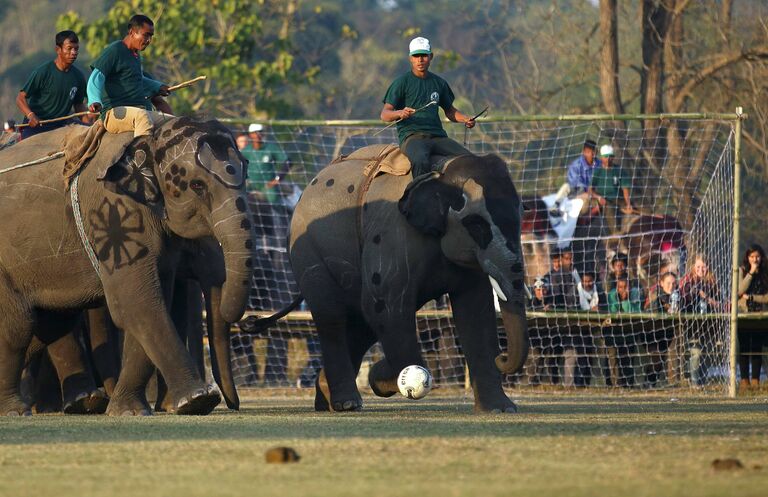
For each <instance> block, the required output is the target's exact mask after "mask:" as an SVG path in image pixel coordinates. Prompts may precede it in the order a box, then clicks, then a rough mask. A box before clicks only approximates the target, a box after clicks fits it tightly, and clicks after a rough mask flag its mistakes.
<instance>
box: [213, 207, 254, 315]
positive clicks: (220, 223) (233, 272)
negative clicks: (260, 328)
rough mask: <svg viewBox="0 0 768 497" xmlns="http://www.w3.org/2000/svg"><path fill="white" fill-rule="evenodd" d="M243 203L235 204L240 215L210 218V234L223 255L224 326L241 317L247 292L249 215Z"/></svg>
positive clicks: (250, 248)
mask: <svg viewBox="0 0 768 497" xmlns="http://www.w3.org/2000/svg"><path fill="white" fill-rule="evenodd" d="M239 199H243V197H239V198H238V200H239ZM244 200H245V199H243V202H240V201H238V202H235V204H236V205H238V206H239V207H240V208H243V209H244V212H241V211H240V209H238V210H237V211H235V212H232V210H226V209H219V210H218V211H217V213H219V215H218V216H217V218H218V219H217V218H214V223H213V226H214V227H213V234H214V236H215V237H216V239H217V240H218V241H219V243H220V244H221V249H222V252H223V253H224V267H225V270H226V279H225V281H224V284H223V286H222V290H221V316H222V317H223V318H224V320H225V321H226V322H228V323H236V322H237V321H239V320H240V319H241V318H242V317H243V313H244V312H245V307H246V305H247V304H248V296H249V294H250V290H251V275H252V271H253V269H252V268H253V257H252V254H253V246H254V242H253V239H254V236H253V229H252V227H251V220H250V211H249V210H248V208H247V202H244ZM243 205H245V207H242V206H243Z"/></svg>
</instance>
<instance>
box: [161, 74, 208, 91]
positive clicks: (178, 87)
mask: <svg viewBox="0 0 768 497" xmlns="http://www.w3.org/2000/svg"><path fill="white" fill-rule="evenodd" d="M206 78H208V76H198V77H196V78H195V79H190V80H189V81H184V82H183V83H179V84H178V85H173V86H169V87H168V91H176V90H180V89H181V88H186V87H187V86H192V85H194V84H195V83H197V82H198V81H202V80H204V79H206Z"/></svg>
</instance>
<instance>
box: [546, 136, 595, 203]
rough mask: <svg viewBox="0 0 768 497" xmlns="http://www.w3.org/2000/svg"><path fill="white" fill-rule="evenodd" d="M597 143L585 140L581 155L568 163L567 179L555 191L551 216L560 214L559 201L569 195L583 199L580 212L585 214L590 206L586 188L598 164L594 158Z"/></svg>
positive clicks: (590, 182) (589, 184)
mask: <svg viewBox="0 0 768 497" xmlns="http://www.w3.org/2000/svg"><path fill="white" fill-rule="evenodd" d="M596 149H597V144H596V143H595V142H594V140H586V141H585V142H584V147H583V148H582V151H581V155H580V156H579V157H578V158H576V160H574V161H573V162H571V163H570V164H568V175H567V181H566V183H564V184H563V186H561V187H560V189H559V190H558V191H557V196H556V197H555V204H554V206H553V207H552V209H551V210H550V214H552V215H553V216H561V215H562V212H560V203H561V202H562V201H563V200H564V199H565V198H566V197H569V196H573V197H575V198H580V199H582V200H583V201H584V203H583V204H582V207H581V214H585V213H586V212H587V210H588V209H589V207H590V198H589V194H588V193H587V190H589V187H590V186H591V185H592V173H593V172H594V170H595V167H598V166H599V164H598V162H597V161H596V160H595V155H596V154H595V151H596Z"/></svg>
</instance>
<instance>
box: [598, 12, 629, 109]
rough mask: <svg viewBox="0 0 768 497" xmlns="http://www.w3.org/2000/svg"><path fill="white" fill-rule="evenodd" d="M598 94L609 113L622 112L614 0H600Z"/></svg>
mask: <svg viewBox="0 0 768 497" xmlns="http://www.w3.org/2000/svg"><path fill="white" fill-rule="evenodd" d="M600 38H601V40H602V47H601V49H600V94H601V95H602V97H603V105H604V106H605V110H606V111H607V112H608V113H609V114H623V113H624V106H623V105H622V103H621V91H620V86H619V35H618V21H617V16H616V0H600Z"/></svg>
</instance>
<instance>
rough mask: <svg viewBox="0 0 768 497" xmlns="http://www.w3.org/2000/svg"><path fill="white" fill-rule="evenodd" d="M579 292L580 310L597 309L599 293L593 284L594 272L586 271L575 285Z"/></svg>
mask: <svg viewBox="0 0 768 497" xmlns="http://www.w3.org/2000/svg"><path fill="white" fill-rule="evenodd" d="M576 288H577V290H578V292H579V308H580V309H581V310H582V311H597V310H598V307H599V305H600V294H599V292H598V291H597V285H596V284H595V273H593V272H591V271H587V272H586V273H584V275H583V276H582V277H581V281H580V282H579V284H578V285H577V287H576Z"/></svg>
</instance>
